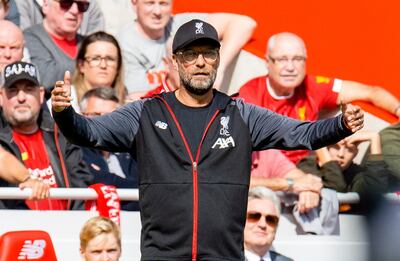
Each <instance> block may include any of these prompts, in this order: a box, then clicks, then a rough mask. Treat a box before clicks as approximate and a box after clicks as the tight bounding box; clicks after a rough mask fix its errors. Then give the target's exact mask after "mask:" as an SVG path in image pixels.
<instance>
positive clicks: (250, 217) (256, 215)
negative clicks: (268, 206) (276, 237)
mask: <svg viewBox="0 0 400 261" xmlns="http://www.w3.org/2000/svg"><path fill="white" fill-rule="evenodd" d="M262 216H264V217H265V222H266V223H267V224H268V225H270V226H274V227H276V226H277V225H278V223H279V218H278V217H277V216H274V215H263V214H261V213H260V212H248V213H247V221H249V222H253V223H255V222H258V221H259V220H260V218H261V217H262Z"/></svg>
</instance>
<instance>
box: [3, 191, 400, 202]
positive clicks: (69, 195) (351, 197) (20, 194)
mask: <svg viewBox="0 0 400 261" xmlns="http://www.w3.org/2000/svg"><path fill="white" fill-rule="evenodd" d="M117 193H118V195H119V198H120V199H121V200H123V201H126V200H127V201H136V200H139V191H138V189H117ZM30 194H31V189H29V188H26V189H24V190H21V189H19V188H16V187H12V188H10V187H1V188H0V199H27V198H28V197H29V196H30ZM337 196H338V200H339V202H340V203H348V204H355V203H358V202H359V201H360V196H359V195H358V194H357V193H356V192H348V193H337ZM50 198H52V199H72V200H93V199H96V198H97V193H96V191H95V190H94V189H91V188H51V189H50ZM386 198H387V199H389V200H396V201H400V195H397V194H395V193H389V194H386Z"/></svg>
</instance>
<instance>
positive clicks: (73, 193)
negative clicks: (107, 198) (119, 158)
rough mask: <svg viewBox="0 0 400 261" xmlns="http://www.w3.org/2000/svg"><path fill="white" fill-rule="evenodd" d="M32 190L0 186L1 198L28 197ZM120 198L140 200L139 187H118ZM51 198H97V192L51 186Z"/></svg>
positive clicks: (87, 189) (88, 189) (89, 189)
mask: <svg viewBox="0 0 400 261" xmlns="http://www.w3.org/2000/svg"><path fill="white" fill-rule="evenodd" d="M31 192H32V190H31V189H29V188H26V189H24V190H21V189H19V188H8V187H3V188H0V199H27V198H28V197H29V196H30V195H31ZM117 193H118V196H119V198H120V200H129V201H135V200H139V191H138V190H137V189H117ZM50 198H52V199H72V200H78V199H79V200H90V199H96V198H97V193H96V191H95V190H94V189H91V188H51V189H50Z"/></svg>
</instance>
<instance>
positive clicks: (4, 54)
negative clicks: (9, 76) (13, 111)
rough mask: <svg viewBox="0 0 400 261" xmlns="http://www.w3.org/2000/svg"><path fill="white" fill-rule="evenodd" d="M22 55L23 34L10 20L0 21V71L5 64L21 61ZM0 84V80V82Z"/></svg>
mask: <svg viewBox="0 0 400 261" xmlns="http://www.w3.org/2000/svg"><path fill="white" fill-rule="evenodd" d="M23 57H24V35H23V34H22V31H21V29H19V28H18V26H16V25H15V24H13V23H12V22H10V21H6V20H1V21H0V71H1V72H2V71H3V69H4V67H5V66H6V65H7V64H10V63H13V62H17V61H21V60H22V59H23ZM0 85H1V82H0Z"/></svg>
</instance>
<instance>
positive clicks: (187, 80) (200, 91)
mask: <svg viewBox="0 0 400 261" xmlns="http://www.w3.org/2000/svg"><path fill="white" fill-rule="evenodd" d="M179 77H180V78H181V83H182V85H183V86H184V87H185V89H186V90H187V91H188V92H189V93H191V94H194V95H204V94H206V93H207V92H208V91H209V90H211V89H212V87H213V85H214V82H215V78H216V77H217V70H212V71H211V72H210V74H209V75H208V77H207V79H205V80H195V79H193V77H191V76H190V75H189V74H185V73H184V72H183V71H179Z"/></svg>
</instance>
